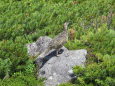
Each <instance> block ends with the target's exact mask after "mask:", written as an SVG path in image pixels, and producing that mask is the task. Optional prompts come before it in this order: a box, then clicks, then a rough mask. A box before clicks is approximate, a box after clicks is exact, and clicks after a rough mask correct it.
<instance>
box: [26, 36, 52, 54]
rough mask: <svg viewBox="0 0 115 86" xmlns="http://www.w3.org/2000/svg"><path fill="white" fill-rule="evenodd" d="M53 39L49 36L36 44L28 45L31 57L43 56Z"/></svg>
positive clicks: (40, 39) (43, 37)
mask: <svg viewBox="0 0 115 86" xmlns="http://www.w3.org/2000/svg"><path fill="white" fill-rule="evenodd" d="M51 40H52V39H51V38H50V37H47V36H41V37H40V38H39V39H38V40H37V41H36V42H34V43H30V44H27V45H26V46H27V51H28V55H29V56H36V55H39V54H41V53H42V52H43V51H44V50H45V49H46V48H47V45H48V43H49V42H50V41H51Z"/></svg>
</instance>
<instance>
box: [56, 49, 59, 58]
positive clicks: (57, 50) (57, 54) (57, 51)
mask: <svg viewBox="0 0 115 86" xmlns="http://www.w3.org/2000/svg"><path fill="white" fill-rule="evenodd" d="M59 51H60V49H56V56H57V57H58V56H59Z"/></svg>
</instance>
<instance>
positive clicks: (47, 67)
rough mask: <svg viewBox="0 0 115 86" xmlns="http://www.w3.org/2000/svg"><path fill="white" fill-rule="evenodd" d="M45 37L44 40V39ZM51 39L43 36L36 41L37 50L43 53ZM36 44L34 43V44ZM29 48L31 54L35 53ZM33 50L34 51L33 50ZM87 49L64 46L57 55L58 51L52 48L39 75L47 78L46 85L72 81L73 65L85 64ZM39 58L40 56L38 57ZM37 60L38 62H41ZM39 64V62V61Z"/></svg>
mask: <svg viewBox="0 0 115 86" xmlns="http://www.w3.org/2000/svg"><path fill="white" fill-rule="evenodd" d="M43 39H44V40H43ZM50 41H51V38H49V37H46V36H45V37H41V38H39V39H38V40H37V42H36V43H34V44H35V45H36V48H35V47H33V48H35V49H36V50H35V51H36V52H38V53H42V52H43V51H44V50H45V48H47V45H48V43H49V42H50ZM29 45H30V44H29ZM33 46H34V45H33ZM29 49H30V48H28V51H29V52H28V53H29V55H35V52H34V51H33V50H34V49H30V50H29ZM31 51H32V52H31ZM86 54H87V51H86V50H85V49H81V50H68V49H67V48H65V47H62V48H61V50H60V52H59V56H58V57H56V51H55V50H51V51H50V52H49V53H48V54H47V55H46V56H45V59H46V60H45V61H43V66H42V67H41V68H40V69H39V72H38V73H39V77H43V78H46V80H45V86H56V85H58V84H61V83H65V82H67V81H70V80H71V79H72V78H73V77H75V76H73V75H74V74H73V71H72V67H74V66H76V65H79V66H84V63H85V60H86ZM38 58H39V57H38ZM38 60H39V59H37V60H36V63H37V62H39V61H38ZM38 64H39V63H38Z"/></svg>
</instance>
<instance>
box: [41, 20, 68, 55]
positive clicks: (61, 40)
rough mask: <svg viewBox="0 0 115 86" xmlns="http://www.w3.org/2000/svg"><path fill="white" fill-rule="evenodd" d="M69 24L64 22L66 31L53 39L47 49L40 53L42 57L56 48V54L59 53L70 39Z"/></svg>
mask: <svg viewBox="0 0 115 86" xmlns="http://www.w3.org/2000/svg"><path fill="white" fill-rule="evenodd" d="M68 24H69V23H68V22H66V23H64V31H63V32H61V33H59V34H58V35H57V36H56V37H55V38H54V39H52V41H51V42H50V43H49V44H48V47H47V49H46V50H45V51H44V52H43V53H42V54H41V55H40V57H44V56H45V55H46V54H47V53H48V52H49V51H50V50H52V49H56V51H57V52H56V55H58V51H59V50H60V48H61V47H62V46H63V45H64V44H65V43H66V42H67V41H68V31H67V26H68Z"/></svg>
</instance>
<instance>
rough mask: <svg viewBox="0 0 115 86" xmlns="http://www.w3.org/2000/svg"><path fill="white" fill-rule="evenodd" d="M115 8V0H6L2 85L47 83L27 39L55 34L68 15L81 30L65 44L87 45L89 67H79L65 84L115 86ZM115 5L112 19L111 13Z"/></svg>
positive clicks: (0, 35)
mask: <svg viewBox="0 0 115 86" xmlns="http://www.w3.org/2000/svg"><path fill="white" fill-rule="evenodd" d="M114 8H115V0H93V1H92V0H63V1H62V0H0V78H1V79H0V86H36V85H37V84H38V83H39V84H38V86H42V81H43V80H39V81H37V80H36V79H35V77H34V73H35V66H34V64H33V60H32V59H30V58H29V56H28V55H27V49H26V44H27V43H31V42H33V41H36V40H37V39H38V38H39V37H40V36H43V35H47V36H50V37H54V36H55V35H57V34H58V33H59V32H61V31H62V25H63V23H64V22H65V21H70V22H71V23H72V24H71V25H70V27H69V28H75V30H76V35H75V40H72V41H71V40H69V41H68V43H67V44H65V46H66V47H67V48H68V49H82V48H85V49H87V50H88V58H87V66H86V68H81V67H75V68H74V72H75V73H76V75H77V76H78V79H77V80H76V82H75V83H74V84H73V83H67V84H63V85H61V86H83V85H85V86H95V85H98V86H109V85H110V86H114V83H115V76H114V75H115V74H114V73H115V71H114V69H115V67H114V64H115V59H114V57H115V54H114V53H115V31H114V29H115V13H114V12H115V9H114ZM111 10H112V12H113V14H112V20H111V19H107V18H108V16H109V12H110V11H111ZM102 17H103V18H104V19H103V18H102ZM108 20H109V22H111V23H110V25H109V26H108V23H107V21H108ZM110 20H111V21H110ZM7 75H9V77H10V78H9V79H5V80H2V79H4V77H5V76H7ZM8 83H9V84H8Z"/></svg>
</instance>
